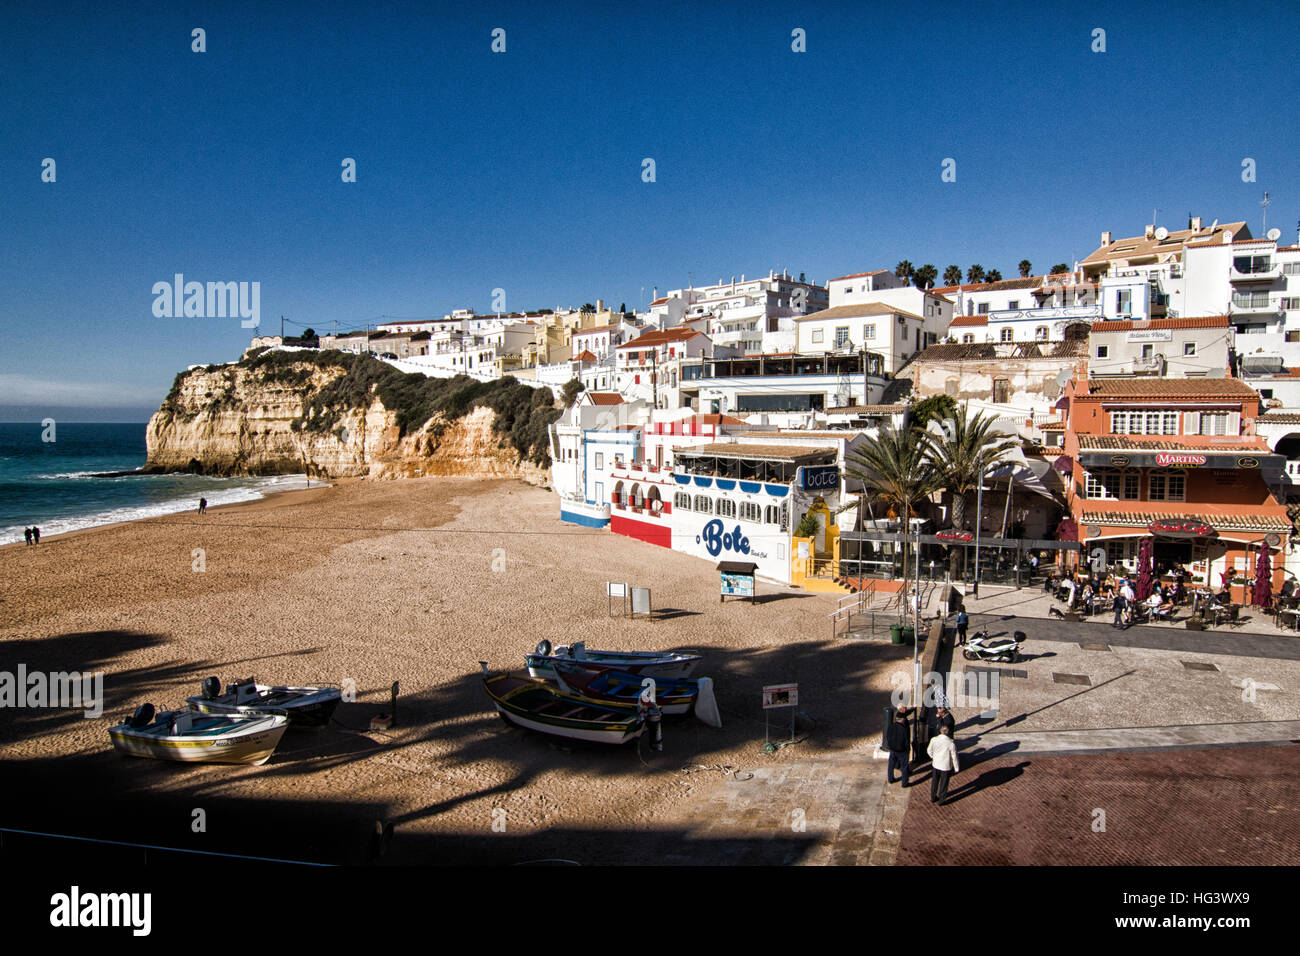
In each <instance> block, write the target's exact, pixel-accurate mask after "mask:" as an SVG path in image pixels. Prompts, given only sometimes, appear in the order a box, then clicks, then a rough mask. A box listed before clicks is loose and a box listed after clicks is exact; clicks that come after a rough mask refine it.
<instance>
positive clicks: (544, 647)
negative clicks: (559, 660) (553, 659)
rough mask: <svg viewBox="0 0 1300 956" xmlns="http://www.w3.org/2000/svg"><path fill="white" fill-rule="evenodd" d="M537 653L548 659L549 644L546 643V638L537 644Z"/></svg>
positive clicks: (549, 652) (549, 654)
mask: <svg viewBox="0 0 1300 956" xmlns="http://www.w3.org/2000/svg"><path fill="white" fill-rule="evenodd" d="M537 653H538V654H540V655H541V656H542V657H550V656H551V642H550V641H548V640H547V639H546V638H542V639H541V640H540V641H539V642H538V643H537Z"/></svg>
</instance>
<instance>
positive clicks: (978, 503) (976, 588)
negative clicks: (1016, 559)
mask: <svg viewBox="0 0 1300 956" xmlns="http://www.w3.org/2000/svg"><path fill="white" fill-rule="evenodd" d="M983 514H984V464H983V462H981V463H980V481H979V486H978V487H977V488H976V489H975V583H974V585H973V586H972V588H971V593H972V594H974V595H975V597H979V596H980V525H981V524H982V523H983Z"/></svg>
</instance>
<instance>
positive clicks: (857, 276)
mask: <svg viewBox="0 0 1300 956" xmlns="http://www.w3.org/2000/svg"><path fill="white" fill-rule="evenodd" d="M888 271H889V270H888V269H873V270H872V271H871V272H855V273H853V275H851V276H836V277H835V278H834V279H830V280H828V281H830V282H839V281H840V280H841V279H865V278H866V277H867V276H878V275H884V274H885V273H886V272H888Z"/></svg>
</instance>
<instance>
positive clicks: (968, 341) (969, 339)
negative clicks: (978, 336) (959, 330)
mask: <svg viewBox="0 0 1300 956" xmlns="http://www.w3.org/2000/svg"><path fill="white" fill-rule="evenodd" d="M961 342H962V345H972V344H974V342H975V336H974V335H972V334H971V333H970V332H967V333H966V334H965V335H963V336H962V337H961Z"/></svg>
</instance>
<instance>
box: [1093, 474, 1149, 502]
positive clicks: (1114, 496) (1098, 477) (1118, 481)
mask: <svg viewBox="0 0 1300 956" xmlns="http://www.w3.org/2000/svg"><path fill="white" fill-rule="evenodd" d="M1085 497H1088V498H1109V499H1111V500H1119V499H1124V500H1126V501H1136V500H1137V498H1138V473H1137V471H1136V470H1134V469H1125V470H1123V471H1121V470H1120V469H1118V468H1098V469H1096V470H1095V471H1088V472H1087V479H1086V484H1085Z"/></svg>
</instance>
